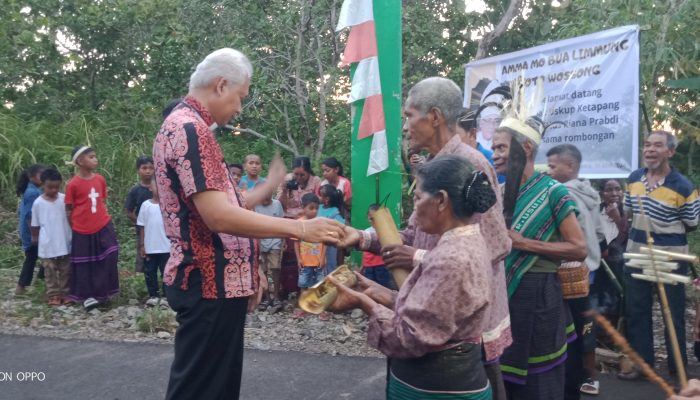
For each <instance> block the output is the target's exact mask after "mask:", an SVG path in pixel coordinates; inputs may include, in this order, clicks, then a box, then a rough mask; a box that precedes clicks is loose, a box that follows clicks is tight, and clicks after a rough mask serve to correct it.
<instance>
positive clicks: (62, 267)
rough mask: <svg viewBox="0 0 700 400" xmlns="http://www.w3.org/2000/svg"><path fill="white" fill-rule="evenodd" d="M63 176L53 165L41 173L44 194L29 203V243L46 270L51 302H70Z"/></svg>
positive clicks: (68, 240)
mask: <svg viewBox="0 0 700 400" xmlns="http://www.w3.org/2000/svg"><path fill="white" fill-rule="evenodd" d="M62 183H63V178H62V177H61V174H60V173H59V172H58V171H57V170H55V169H54V168H49V169H46V170H44V172H42V173H41V184H42V186H43V188H44V194H42V195H41V196H39V197H38V198H37V199H36V201H34V205H33V206H32V243H35V244H38V246H39V257H41V262H42V265H43V266H44V271H45V274H46V296H47V297H48V303H49V305H50V306H58V305H61V304H67V303H69V300H68V291H69V289H70V257H69V254H70V246H71V230H70V225H69V224H68V218H66V206H65V202H64V198H65V196H64V194H63V193H60V192H59V191H60V190H61V184H62Z"/></svg>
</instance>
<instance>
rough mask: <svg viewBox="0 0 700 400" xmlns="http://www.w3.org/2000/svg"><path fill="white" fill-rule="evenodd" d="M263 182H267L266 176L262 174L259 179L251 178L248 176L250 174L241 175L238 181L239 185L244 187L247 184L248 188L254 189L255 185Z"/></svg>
mask: <svg viewBox="0 0 700 400" xmlns="http://www.w3.org/2000/svg"><path fill="white" fill-rule="evenodd" d="M263 182H265V178H263V177H262V176H259V177H258V180H257V181H252V180H250V178H248V175H243V176H242V177H241V181H240V182H238V187H239V188H241V189H243V185H244V184H245V188H246V190H253V189H255V185H257V184H259V183H263Z"/></svg>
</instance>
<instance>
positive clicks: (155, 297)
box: [136, 180, 170, 307]
mask: <svg viewBox="0 0 700 400" xmlns="http://www.w3.org/2000/svg"><path fill="white" fill-rule="evenodd" d="M150 189H151V192H152V193H153V197H152V198H150V199H149V200H146V201H144V202H143V204H142V205H141V209H140V211H139V216H138V218H137V219H136V226H137V228H138V231H139V254H140V255H141V257H143V258H144V264H143V276H144V279H145V280H146V288H147V289H148V300H146V305H147V306H150V307H153V306H156V305H158V302H159V300H160V297H161V296H160V294H159V293H158V271H160V277H161V279H162V278H163V271H164V270H165V264H167V262H168V258H170V239H168V237H167V236H166V235H165V226H164V224H163V214H161V212H160V199H159V197H158V189H157V188H156V184H155V180H153V181H152V182H151V188H150ZM162 294H163V296H165V290H163V293H162Z"/></svg>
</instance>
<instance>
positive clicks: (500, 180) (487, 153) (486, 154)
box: [476, 142, 506, 183]
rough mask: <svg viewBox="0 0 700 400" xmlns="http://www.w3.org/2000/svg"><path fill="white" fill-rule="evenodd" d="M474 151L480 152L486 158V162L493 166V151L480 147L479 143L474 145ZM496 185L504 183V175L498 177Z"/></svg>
mask: <svg viewBox="0 0 700 400" xmlns="http://www.w3.org/2000/svg"><path fill="white" fill-rule="evenodd" d="M476 149H477V150H479V151H480V152H481V154H483V155H484V157H486V159H487V160H489V162H490V163H491V165H493V151H491V150H489V149H487V148H486V147H484V146H482V145H481V143H478V142H477V143H476ZM498 183H506V177H505V175H498Z"/></svg>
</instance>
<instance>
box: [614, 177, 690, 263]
mask: <svg viewBox="0 0 700 400" xmlns="http://www.w3.org/2000/svg"><path fill="white" fill-rule="evenodd" d="M646 174H647V168H641V169H638V170H636V171H634V172H632V174H630V176H629V178H627V185H628V187H627V192H626V193H625V209H626V210H632V213H633V214H632V225H631V227H630V234H629V239H630V240H629V242H628V243H627V251H637V250H638V249H639V247H641V246H646V243H647V236H646V228H645V223H644V220H643V219H642V218H641V212H640V207H639V200H638V199H639V198H641V200H642V204H643V205H644V213H645V214H646V215H647V217H649V226H650V230H651V235H652V237H653V238H654V246H656V247H658V248H660V249H665V250H669V251H676V252H681V253H687V252H688V237H687V234H686V228H692V227H697V225H698V216H699V215H700V199H698V192H697V190H696V189H695V187H694V185H693V183H692V182H691V181H690V180H689V179H688V178H686V177H685V176H683V175H681V174H680V172H678V171H677V170H676V169H675V168H671V172H670V173H669V174H668V175H667V176H666V177H665V178H664V179H663V180H662V181H660V182H658V183H657V184H656V185H654V186H651V185H650V184H649V182H648V181H647V178H646Z"/></svg>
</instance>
